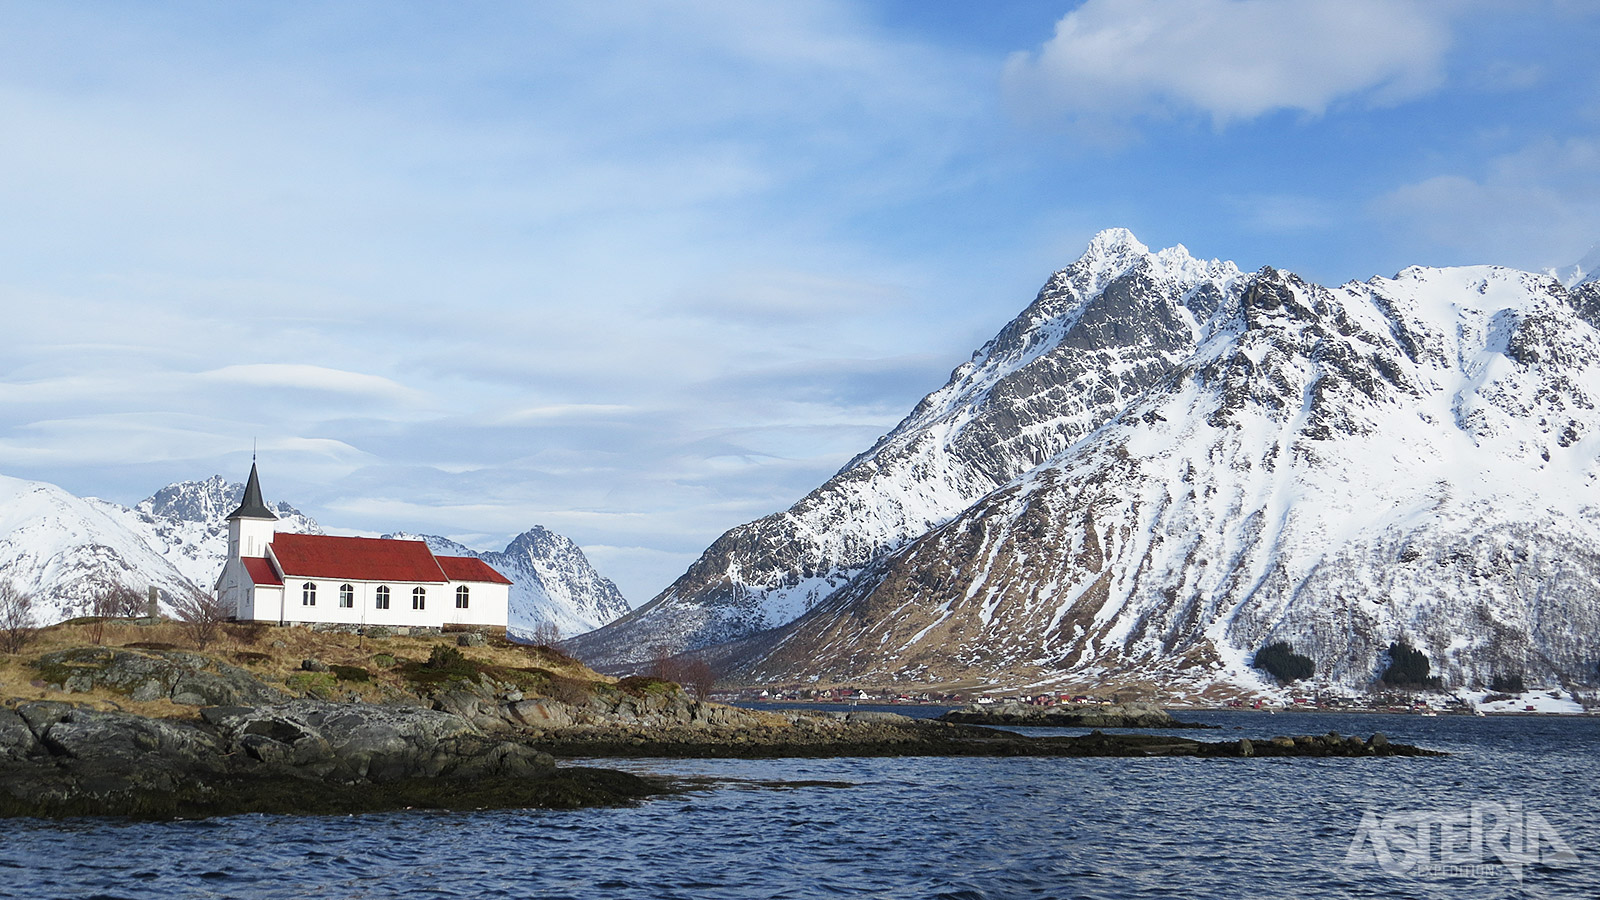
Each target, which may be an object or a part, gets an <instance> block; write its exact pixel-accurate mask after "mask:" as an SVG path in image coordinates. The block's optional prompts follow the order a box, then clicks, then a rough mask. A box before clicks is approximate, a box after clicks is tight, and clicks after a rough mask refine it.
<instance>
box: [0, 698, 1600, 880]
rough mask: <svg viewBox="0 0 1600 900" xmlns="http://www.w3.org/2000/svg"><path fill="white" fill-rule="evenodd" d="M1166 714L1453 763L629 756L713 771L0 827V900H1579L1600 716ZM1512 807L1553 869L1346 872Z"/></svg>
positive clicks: (1594, 829) (1233, 733)
mask: <svg viewBox="0 0 1600 900" xmlns="http://www.w3.org/2000/svg"><path fill="white" fill-rule="evenodd" d="M1189 718H1191V719H1193V720H1195V721H1202V722H1208V723H1211V724H1216V725H1220V726H1222V728H1221V730H1217V731H1205V732H1187V733H1186V734H1188V735H1193V736H1198V737H1201V738H1202V739H1207V740H1221V739H1229V740H1232V739H1237V738H1238V737H1249V738H1252V739H1264V738H1268V737H1271V736H1273V735H1277V734H1324V733H1326V732H1328V731H1330V730H1337V731H1339V732H1341V733H1345V734H1359V735H1363V736H1365V735H1368V734H1370V733H1371V732H1374V731H1382V732H1384V733H1385V734H1387V735H1388V736H1389V737H1391V738H1392V739H1394V740H1397V741H1403V742H1407V743H1416V744H1419V745H1423V746H1427V747H1431V748H1435V749H1440V750H1445V751H1448V752H1450V753H1451V754H1452V755H1451V756H1449V757H1447V758H1423V759H1403V758H1393V759H1251V760H1240V759H1210V760H1198V759H1182V758H1173V759H938V758H929V759H828V760H756V761H751V760H674V761H668V760H637V761H629V762H626V763H608V764H611V765H620V766H622V767H625V768H629V769H633V770H636V771H648V772H659V773H669V774H676V775H684V776H710V777H712V778H715V779H723V780H724V781H723V783H722V784H721V786H718V787H713V788H710V789H705V790H695V791H691V792H689V793H686V794H683V795H679V796H671V797H664V798H660V799H656V800H651V801H648V802H646V803H644V804H642V805H640V806H638V807H635V808H629V809H597V810H579V811H572V812H557V811H494V812H480V813H432V812H412V813H398V814H385V815H371V816H353V817H283V816H238V817H231V818H223V819H213V820H208V821H198V822H169V823H124V822H113V821H105V820H75V821H68V822H38V821H31V820H11V821H7V822H3V823H0V835H3V840H0V896H3V897H25V898H33V897H126V898H146V897H148V898H157V897H159V898H171V897H271V898H280V897H281V898H290V897H295V898H299V897H338V898H387V897H449V898H453V897H463V898H466V897H516V898H530V897H541V898H544V897H574V898H694V900H718V898H761V897H774V898H776V897H852V898H854V897H881V898H972V900H979V898H1002V897H1004V898H1011V897H1041V898H1045V897H1048V898H1057V897H1060V898H1065V897H1088V898H1127V897H1205V898H1212V897H1214V898H1235V897H1241V896H1295V897H1425V898H1434V897H1437V898H1462V897H1538V898H1544V897H1574V898H1579V897H1581V898H1594V897H1596V896H1600V788H1597V785H1600V718H1559V717H1539V718H1535V717H1515V718H1494V717H1491V718H1471V717H1464V716H1441V717H1437V718H1424V717H1420V716H1398V715H1396V716H1384V715H1354V714H1337V715H1335V714H1313V713H1292V714H1287V713H1286V714H1283V715H1276V716H1272V715H1266V714H1264V713H1248V712H1216V713H1194V714H1191V715H1190V716H1189ZM1057 733H1059V732H1057ZM776 782H790V783H792V784H790V785H788V786H778V785H776V784H774V783H776ZM1517 803H1520V804H1521V810H1522V811H1523V813H1524V814H1525V815H1526V816H1527V818H1528V821H1530V822H1531V821H1533V820H1534V819H1535V818H1537V819H1538V820H1539V821H1540V822H1541V823H1542V824H1544V825H1548V826H1549V832H1548V833H1553V834H1554V835H1556V836H1557V837H1559V838H1560V839H1561V840H1562V841H1564V843H1565V844H1566V845H1568V847H1570V849H1571V850H1572V852H1573V853H1574V854H1575V855H1576V859H1575V860H1573V861H1569V862H1559V861H1558V862H1550V861H1548V860H1547V861H1545V862H1539V863H1530V864H1526V865H1521V866H1513V867H1506V866H1503V865H1500V864H1499V860H1497V859H1496V858H1495V856H1494V855H1493V854H1478V856H1479V857H1481V858H1479V859H1477V860H1476V861H1474V859H1473V851H1472V848H1471V846H1470V844H1471V842H1470V841H1467V840H1466V838H1465V837H1464V835H1466V831H1465V829H1464V827H1463V828H1458V829H1457V830H1456V832H1455V841H1456V846H1455V853H1456V856H1455V857H1453V859H1454V860H1455V861H1456V862H1457V863H1465V864H1463V865H1454V866H1440V865H1438V863H1440V862H1441V861H1442V860H1443V861H1447V862H1448V861H1449V860H1448V859H1445V858H1444V857H1441V855H1440V851H1439V848H1438V847H1436V846H1435V847H1432V848H1427V847H1424V848H1423V850H1422V851H1420V852H1421V854H1422V855H1421V856H1420V857H1415V858H1418V859H1420V860H1421V862H1422V863H1423V864H1422V865H1418V866H1415V867H1413V868H1411V869H1408V870H1406V871H1396V872H1389V871H1385V870H1384V869H1383V868H1381V867H1380V866H1379V865H1378V863H1377V862H1376V859H1375V857H1374V856H1373V855H1372V853H1370V852H1367V853H1366V855H1365V857H1364V858H1360V854H1358V855H1357V857H1358V858H1356V859H1354V860H1351V859H1347V855H1348V854H1349V851H1350V849H1351V844H1352V839H1354V838H1355V837H1356V836H1357V834H1358V831H1359V829H1360V827H1361V823H1362V820H1363V814H1364V813H1368V812H1370V813H1372V814H1374V815H1375V816H1377V817H1378V818H1379V819H1380V820H1381V819H1383V818H1385V817H1390V816H1397V815H1399V814H1403V813H1408V812H1409V813H1419V814H1421V818H1422V819H1424V820H1428V819H1429V818H1430V817H1432V819H1433V820H1437V819H1439V818H1447V817H1451V816H1455V817H1457V818H1462V817H1464V816H1465V815H1466V814H1467V811H1468V810H1469V809H1471V808H1472V806H1473V805H1474V804H1478V805H1480V806H1482V805H1484V804H1490V805H1496V804H1497V805H1498V807H1499V808H1513V809H1514V808H1515V805H1516V804H1517ZM1390 824H1393V820H1391V822H1390ZM1395 834H1398V835H1402V836H1401V837H1400V838H1399V839H1401V840H1403V831H1402V832H1395ZM1432 834H1433V838H1434V840H1435V841H1437V840H1438V831H1437V829H1435V830H1434V832H1432ZM1367 846H1370V842H1369V843H1368V845H1367ZM1545 855H1546V856H1548V848H1546V851H1545ZM1391 868H1393V867H1391Z"/></svg>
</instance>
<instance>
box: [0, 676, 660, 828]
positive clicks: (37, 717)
mask: <svg viewBox="0 0 1600 900" xmlns="http://www.w3.org/2000/svg"><path fill="white" fill-rule="evenodd" d="M669 789H670V786H669V785H667V784H666V783H665V782H661V781H654V780H651V779H647V778H641V777H638V776H634V775H628V774H625V773H622V772H614V771H608V770H597V769H584V768H577V767H566V766H557V765H556V764H555V760H554V759H552V758H551V757H550V756H549V755H548V754H546V753H541V752H539V751H537V750H535V749H534V748H532V747H529V746H527V745H525V744H521V743H518V742H516V741H509V740H502V739H496V738H492V737H488V736H486V735H483V734H481V733H479V732H478V731H477V730H476V729H474V728H472V726H471V725H470V724H469V723H467V722H465V721H463V720H462V719H460V718H459V717H457V716H453V715H450V714H448V713H441V712H437V711H433V710H426V709H420V708H415V707H403V706H386V705H375V704H365V703H350V704H339V703H326V702H323V701H317V700H296V701H289V702H286V703H282V704H277V705H273V706H260V707H212V708H207V709H204V710H202V711H201V718H200V719H199V720H198V721H180V720H172V719H160V718H151V717H146V716H137V715H132V714H129V713H119V712H105V711H98V710H93V709H88V708H84V707H78V706H73V705H72V704H68V703H61V702H53V701H37V702H32V703H22V704H19V705H17V706H16V707H15V708H11V707H0V816H35V817H47V818H56V817H65V816H85V815H92V816H106V815H109V816H128V817H134V818H184V817H198V816H210V815H231V814H237V813H247V812H273V813H309V814H318V813H355V812H376V811H382V810H393V809H406V808H440V809H475V808H483V807H556V808H572V807H580V806H595V805H617V804H623V803H628V802H632V801H634V800H637V799H639V798H642V797H645V796H649V795H651V794H657V793H661V792H663V791H665V790H669Z"/></svg>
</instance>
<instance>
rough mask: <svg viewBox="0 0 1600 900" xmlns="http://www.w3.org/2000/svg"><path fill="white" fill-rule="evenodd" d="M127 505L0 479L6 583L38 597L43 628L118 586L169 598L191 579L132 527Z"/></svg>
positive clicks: (1, 568)
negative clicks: (150, 590) (152, 589)
mask: <svg viewBox="0 0 1600 900" xmlns="http://www.w3.org/2000/svg"><path fill="white" fill-rule="evenodd" d="M122 512H125V510H123V509H122V507H117V506H115V505H114V504H109V503H105V502H104V501H100V500H84V499H80V498H78V497H74V496H72V495H71V494H69V493H67V492H66V491H64V490H62V489H61V488H58V487H56V486H55V485H53V484H45V483H44V482H39V481H23V480H22V479H19V478H9V477H6V476H3V475H0V578H4V579H7V580H9V581H11V582H12V584H13V585H15V586H16V587H17V588H19V589H21V590H23V591H26V592H27V593H29V594H32V595H33V597H34V600H35V607H34V616H35V618H36V619H37V620H38V621H39V622H41V623H49V622H55V621H59V620H61V619H67V618H71V617H73V616H78V615H85V614H87V613H88V612H89V611H90V609H91V604H92V603H93V600H94V598H95V596H96V595H98V594H99V593H100V592H101V591H103V590H106V589H108V588H112V587H118V586H121V587H128V588H132V589H133V590H135V591H138V592H139V593H141V594H143V593H144V592H145V591H146V590H147V589H148V588H150V587H155V588H157V589H158V590H160V591H162V592H164V593H165V594H166V595H167V596H176V595H181V594H184V593H186V592H187V591H189V590H191V589H192V587H193V586H192V585H191V583H190V581H189V579H188V578H186V577H185V576H184V574H183V573H182V572H181V571H179V570H178V568H177V567H176V566H174V565H173V564H172V563H171V562H170V561H169V560H167V559H166V558H164V557H163V556H161V554H160V553H158V552H157V551H156V550H155V549H153V548H152V547H151V546H149V545H148V544H147V543H146V542H145V540H144V537H143V536H142V535H141V534H139V533H137V532H135V531H134V530H132V529H130V528H129V527H128V526H127V524H126V522H125V520H124V518H123V516H122V515H121V514H120V513H122Z"/></svg>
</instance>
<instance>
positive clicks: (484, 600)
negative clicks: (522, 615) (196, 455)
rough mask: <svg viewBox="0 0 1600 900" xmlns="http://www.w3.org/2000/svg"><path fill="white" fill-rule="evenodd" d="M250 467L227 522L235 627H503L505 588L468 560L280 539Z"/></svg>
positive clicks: (226, 588)
mask: <svg viewBox="0 0 1600 900" xmlns="http://www.w3.org/2000/svg"><path fill="white" fill-rule="evenodd" d="M277 521H278V517H277V516H275V515H273V513H272V511H271V510H270V509H268V508H267V504H266V503H265V502H263V501H262V499H261V482H260V479H259V478H258V477H257V475H256V467H255V463H251V464H250V479H249V481H247V482H246V483H245V486H244V498H243V499H242V500H241V501H240V503H239V508H238V509H236V510H234V511H233V512H232V513H230V514H229V515H228V558H227V561H226V562H224V563H223V565H222V573H221V574H220V575H218V576H217V583H216V591H217V597H218V598H219V599H221V600H222V601H223V602H224V603H227V604H229V605H230V606H231V607H232V608H233V609H234V610H235V616H236V617H237V618H238V619H239V621H242V622H276V623H278V624H282V625H287V624H297V623H304V622H337V623H344V624H349V625H388V626H411V627H419V626H421V627H432V628H439V627H442V626H444V625H496V626H499V627H502V628H503V627H505V625H506V621H507V618H508V614H509V611H510V603H511V581H510V579H508V578H506V577H505V576H504V575H501V574H500V573H499V572H497V571H495V570H494V568H493V567H491V566H490V565H489V564H488V563H486V562H484V561H483V560H481V559H477V558H476V557H471V556H435V555H434V553H433V551H432V550H430V549H429V548H428V545H427V544H425V543H423V542H422V541H399V540H383V539H379V538H359V537H328V536H326V535H317V534H277V533H276V528H277V526H276V522H277Z"/></svg>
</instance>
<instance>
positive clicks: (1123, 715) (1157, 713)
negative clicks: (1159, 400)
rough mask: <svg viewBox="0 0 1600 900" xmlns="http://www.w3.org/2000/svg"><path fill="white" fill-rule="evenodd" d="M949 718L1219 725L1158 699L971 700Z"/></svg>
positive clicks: (1039, 723) (1044, 724)
mask: <svg viewBox="0 0 1600 900" xmlns="http://www.w3.org/2000/svg"><path fill="white" fill-rule="evenodd" d="M939 718H940V720H941V721H945V722H960V723H963V724H967V725H997V726H1002V727H1029V728H1216V727H1217V726H1215V725H1201V724H1199V723H1197V722H1182V721H1179V720H1177V719H1174V718H1173V717H1172V713H1170V712H1168V711H1167V710H1165V709H1162V708H1161V707H1159V706H1157V705H1155V704H1154V703H1143V702H1139V703H1113V704H1094V703H1082V704H1076V703H1063V704H1061V705H1059V706H1033V705H1030V704H1027V703H1017V702H1014V701H1008V702H1005V703H993V704H977V703H974V704H971V705H969V706H965V707H962V708H961V709H952V710H950V711H949V712H947V713H945V714H944V715H942V716H940V717H939Z"/></svg>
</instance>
